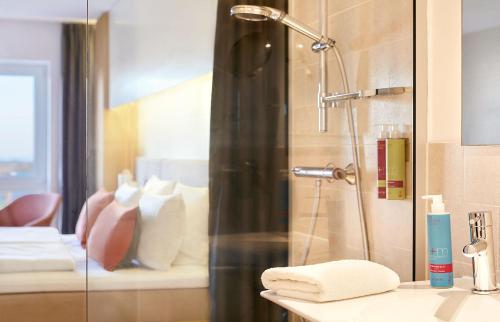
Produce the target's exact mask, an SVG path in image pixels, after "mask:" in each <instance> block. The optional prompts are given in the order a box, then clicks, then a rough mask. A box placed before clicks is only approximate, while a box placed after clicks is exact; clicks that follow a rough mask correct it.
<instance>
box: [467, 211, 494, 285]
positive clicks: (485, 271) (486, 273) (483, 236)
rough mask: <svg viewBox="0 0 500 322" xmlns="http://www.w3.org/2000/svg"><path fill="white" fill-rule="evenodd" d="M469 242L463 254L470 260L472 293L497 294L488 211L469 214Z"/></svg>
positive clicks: (491, 225)
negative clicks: (472, 278)
mask: <svg viewBox="0 0 500 322" xmlns="http://www.w3.org/2000/svg"><path fill="white" fill-rule="evenodd" d="M469 228H470V239H471V242H470V244H468V245H465V247H464V249H463V251H462V252H463V254H464V255H465V256H466V257H470V258H472V274H473V277H474V288H473V289H472V292H473V293H476V294H492V293H498V292H500V290H499V289H498V288H497V280H496V269H495V248H494V244H493V218H492V215H491V212H490V211H477V212H471V213H469Z"/></svg>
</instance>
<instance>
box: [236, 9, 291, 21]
mask: <svg viewBox="0 0 500 322" xmlns="http://www.w3.org/2000/svg"><path fill="white" fill-rule="evenodd" d="M285 15H286V13H284V12H283V11H281V10H278V9H274V8H270V7H264V6H250V5H237V6H234V7H232V8H231V16H234V17H236V18H238V19H242V20H248V21H266V20H268V19H269V18H270V19H273V20H276V21H279V20H280V19H281V18H283V16H285Z"/></svg>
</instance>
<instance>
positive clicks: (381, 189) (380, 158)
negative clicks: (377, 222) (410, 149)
mask: <svg viewBox="0 0 500 322" xmlns="http://www.w3.org/2000/svg"><path fill="white" fill-rule="evenodd" d="M379 126H380V131H379V135H378V138H377V167H378V169H377V191H378V198H379V199H386V198H387V181H386V170H387V169H386V166H387V165H386V162H385V158H386V139H387V138H388V137H389V133H388V132H387V125H385V124H381V125H379Z"/></svg>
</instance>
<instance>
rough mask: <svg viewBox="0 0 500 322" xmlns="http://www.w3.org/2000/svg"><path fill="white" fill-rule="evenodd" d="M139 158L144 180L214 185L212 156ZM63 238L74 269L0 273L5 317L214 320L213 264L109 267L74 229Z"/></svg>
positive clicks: (1, 320) (5, 320)
mask: <svg viewBox="0 0 500 322" xmlns="http://www.w3.org/2000/svg"><path fill="white" fill-rule="evenodd" d="M136 164H137V169H136V180H137V181H138V182H139V183H144V182H145V181H146V180H147V178H149V177H150V176H151V175H156V176H158V177H159V178H161V179H168V180H176V181H180V182H182V183H184V184H187V185H192V186H199V187H203V186H205V187H206V186H207V185H208V162H207V161H206V160H189V161H185V160H165V159H149V158H139V159H138V160H137V162H136ZM61 241H62V243H64V245H65V246H66V247H67V249H68V250H69V252H70V253H71V257H72V258H74V262H75V269H74V270H69V271H50V272H47V271H44V272H18V273H9V274H6V273H2V274H0V312H1V313H0V322H24V321H26V322H28V321H29V322H32V321H42V322H63V321H64V322H70V321H75V322H80V321H82V322H83V321H86V318H87V316H88V321H92V322H101V321H102V322H115V321H116V322H160V321H161V322H170V321H172V322H188V321H189V322H194V321H196V322H198V321H208V320H209V311H210V307H209V294H208V284H209V277H208V267H207V266H196V265H191V266H173V267H172V268H171V269H170V270H168V271H155V270H150V269H147V268H142V267H134V268H123V269H117V270H115V271H113V272H108V271H106V270H104V269H103V268H102V267H101V266H100V265H99V264H98V263H96V262H95V261H93V260H92V259H89V260H88V261H87V260H86V253H85V250H84V249H82V248H81V246H80V243H79V241H78V240H77V239H76V237H75V236H74V235H62V236H61ZM0 243H1V238H0ZM86 290H88V292H86Z"/></svg>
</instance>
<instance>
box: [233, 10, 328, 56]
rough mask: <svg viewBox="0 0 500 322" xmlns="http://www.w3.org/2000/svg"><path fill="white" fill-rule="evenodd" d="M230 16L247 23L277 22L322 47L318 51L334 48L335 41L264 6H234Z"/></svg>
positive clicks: (284, 14)
mask: <svg viewBox="0 0 500 322" xmlns="http://www.w3.org/2000/svg"><path fill="white" fill-rule="evenodd" d="M231 16H234V17H236V18H238V19H242V20H247V21H266V20H269V19H272V20H275V21H279V22H281V23H283V24H284V25H286V26H288V27H290V28H292V29H293V30H295V31H297V32H300V33H301V34H303V35H305V36H307V37H309V38H311V39H312V40H314V41H316V42H317V43H319V44H321V45H323V46H320V47H322V48H320V49H328V48H329V47H333V46H335V40H333V39H330V38H328V37H327V36H325V35H322V34H321V33H320V32H318V31H316V30H314V29H312V28H310V27H308V26H307V25H305V24H303V23H302V22H300V21H298V20H297V19H295V18H293V17H290V16H289V15H288V14H286V13H285V12H283V11H281V10H278V9H275V8H271V7H265V6H252V5H236V6H233V7H232V8H231Z"/></svg>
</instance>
